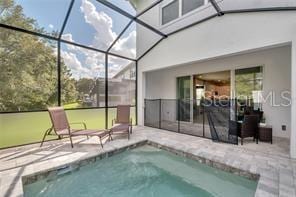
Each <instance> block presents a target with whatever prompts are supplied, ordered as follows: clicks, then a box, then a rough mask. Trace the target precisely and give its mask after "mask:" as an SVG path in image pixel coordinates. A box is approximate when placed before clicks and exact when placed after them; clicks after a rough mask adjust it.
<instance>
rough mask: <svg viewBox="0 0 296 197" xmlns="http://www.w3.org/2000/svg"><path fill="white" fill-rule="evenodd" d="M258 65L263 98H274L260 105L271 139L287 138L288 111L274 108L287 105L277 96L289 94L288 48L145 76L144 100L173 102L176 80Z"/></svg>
mask: <svg viewBox="0 0 296 197" xmlns="http://www.w3.org/2000/svg"><path fill="white" fill-rule="evenodd" d="M260 65H263V97H264V98H265V97H267V96H268V94H269V93H270V92H273V94H274V99H268V102H267V103H264V104H263V111H264V116H265V118H266V123H267V124H268V125H272V127H273V135H274V136H278V137H286V138H288V137H290V131H291V127H290V126H291V119H290V118H291V116H290V113H291V107H290V106H289V107H284V106H277V105H278V104H279V103H284V104H287V103H288V102H287V101H286V100H285V99H284V98H282V97H281V92H283V91H290V90H291V74H290V73H291V47H290V46H283V47H277V48H274V49H267V50H263V51H257V52H253V53H247V54H242V55H235V56H231V57H224V58H218V59H215V60H209V61H203V62H198V63H193V64H189V65H180V66H176V67H173V68H168V69H162V70H157V71H152V72H147V73H146V93H145V94H146V98H148V99H149V98H150V99H158V98H162V99H176V95H177V92H176V79H177V77H180V76H188V75H195V74H203V73H209V72H216V71H225V70H235V69H238V68H247V67H255V66H260ZM289 96H290V95H289ZM191 98H193V95H191ZM270 102H272V103H270ZM172 109H174V107H172ZM167 114H174V113H167ZM282 125H286V126H287V130H286V131H282V128H281V127H282Z"/></svg>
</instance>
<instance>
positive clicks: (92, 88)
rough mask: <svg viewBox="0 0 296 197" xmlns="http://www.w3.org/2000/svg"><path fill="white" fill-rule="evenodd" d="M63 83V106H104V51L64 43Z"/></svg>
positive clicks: (62, 49)
mask: <svg viewBox="0 0 296 197" xmlns="http://www.w3.org/2000/svg"><path fill="white" fill-rule="evenodd" d="M61 60H62V63H61V67H62V68H61V86H62V90H61V92H62V98H61V101H62V105H63V106H64V108H66V109H69V108H89V107H104V106H105V54H103V53H99V52H97V51H92V50H88V49H84V48H81V47H76V46H73V45H70V44H62V46H61Z"/></svg>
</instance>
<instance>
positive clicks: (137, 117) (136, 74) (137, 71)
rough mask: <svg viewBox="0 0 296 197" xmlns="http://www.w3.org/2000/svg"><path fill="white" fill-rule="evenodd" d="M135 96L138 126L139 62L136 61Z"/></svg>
mask: <svg viewBox="0 0 296 197" xmlns="http://www.w3.org/2000/svg"><path fill="white" fill-rule="evenodd" d="M135 94H136V125H138V61H136V93H135ZM144 115H145V114H144ZM144 118H145V116H144Z"/></svg>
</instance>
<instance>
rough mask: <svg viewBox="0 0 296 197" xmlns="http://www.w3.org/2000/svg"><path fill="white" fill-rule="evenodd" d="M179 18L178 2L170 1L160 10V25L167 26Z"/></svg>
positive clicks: (176, 0) (177, 0)
mask: <svg viewBox="0 0 296 197" xmlns="http://www.w3.org/2000/svg"><path fill="white" fill-rule="evenodd" d="M178 17H179V0H175V1H172V2H171V3H169V4H168V5H166V6H164V7H163V8H162V24H163V25H164V24H167V23H169V22H171V21H172V20H175V19H177V18H178Z"/></svg>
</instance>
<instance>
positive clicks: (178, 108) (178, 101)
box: [177, 99, 181, 133]
mask: <svg viewBox="0 0 296 197" xmlns="http://www.w3.org/2000/svg"><path fill="white" fill-rule="evenodd" d="M177 103H178V106H177V113H178V114H177V116H178V133H180V132H181V131H180V99H178V100H177Z"/></svg>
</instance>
